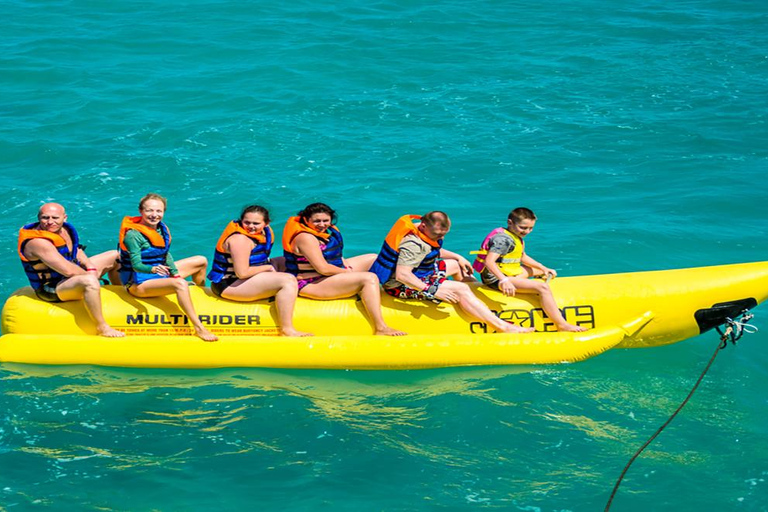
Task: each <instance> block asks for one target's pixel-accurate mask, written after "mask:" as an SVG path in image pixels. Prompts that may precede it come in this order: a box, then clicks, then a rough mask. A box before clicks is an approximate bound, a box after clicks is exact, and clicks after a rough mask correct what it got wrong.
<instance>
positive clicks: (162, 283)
mask: <svg viewBox="0 0 768 512" xmlns="http://www.w3.org/2000/svg"><path fill="white" fill-rule="evenodd" d="M128 293H130V294H131V295H134V296H136V297H139V298H148V297H161V296H163V295H169V294H171V293H175V294H176V297H177V298H178V299H179V306H181V310H182V311H184V314H186V315H187V318H189V321H190V322H192V326H193V327H194V329H195V334H196V335H197V336H198V338H200V339H202V340H204V341H216V340H218V339H219V338H218V337H217V336H216V335H214V334H211V332H210V331H208V329H206V328H205V327H204V326H203V324H202V323H201V322H200V317H198V316H197V313H196V312H195V306H193V305H192V297H191V296H190V295H189V283H187V282H186V281H185V280H184V279H176V278H172V277H169V278H163V279H150V280H149V281H144V282H143V283H141V284H140V285H134V286H131V287H130V288H128Z"/></svg>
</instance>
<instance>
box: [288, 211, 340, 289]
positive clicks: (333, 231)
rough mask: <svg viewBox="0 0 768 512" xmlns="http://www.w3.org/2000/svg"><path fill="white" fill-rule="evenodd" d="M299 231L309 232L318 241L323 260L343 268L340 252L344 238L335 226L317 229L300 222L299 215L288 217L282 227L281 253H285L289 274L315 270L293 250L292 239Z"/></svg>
mask: <svg viewBox="0 0 768 512" xmlns="http://www.w3.org/2000/svg"><path fill="white" fill-rule="evenodd" d="M300 233H309V234H310V235H312V236H314V237H315V238H317V240H318V242H320V250H321V251H322V252H323V257H324V258H325V261H326V262H328V264H330V265H334V266H336V267H340V268H344V260H343V259H342V254H343V252H344V239H343V238H342V237H341V232H340V231H339V228H337V227H336V226H330V227H329V228H328V229H327V230H325V231H324V232H322V233H321V232H320V231H317V230H315V229H313V228H312V227H310V226H307V225H306V224H304V223H303V222H301V218H300V217H298V216H297V217H290V218H289V219H288V221H287V222H286V223H285V228H284V229H283V254H284V255H285V271H286V272H288V273H289V274H293V275H299V274H304V273H309V272H316V270H315V269H314V267H313V266H312V264H311V263H309V261H307V258H305V257H304V256H299V255H298V254H295V253H294V252H293V250H294V249H293V240H294V238H296V236H297V235H299V234H300Z"/></svg>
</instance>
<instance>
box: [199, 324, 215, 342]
mask: <svg viewBox="0 0 768 512" xmlns="http://www.w3.org/2000/svg"><path fill="white" fill-rule="evenodd" d="M195 335H196V336H197V337H198V338H200V339H201V340H203V341H219V337H218V336H216V335H215V334H213V333H211V331H209V330H208V329H206V328H205V327H195Z"/></svg>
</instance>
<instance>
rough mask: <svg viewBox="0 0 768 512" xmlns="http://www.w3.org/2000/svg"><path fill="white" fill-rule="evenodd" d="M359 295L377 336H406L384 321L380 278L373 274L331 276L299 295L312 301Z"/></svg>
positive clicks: (306, 288)
mask: <svg viewBox="0 0 768 512" xmlns="http://www.w3.org/2000/svg"><path fill="white" fill-rule="evenodd" d="M356 293H359V294H360V298H361V299H363V304H364V305H365V310H366V311H367V312H368V315H369V316H370V318H371V320H373V325H374V327H375V329H376V332H375V334H378V335H383V336H404V335H405V334H406V333H405V332H403V331H398V330H397V329H393V328H391V327H390V326H389V325H387V323H386V322H385V321H384V316H383V315H382V313H381V291H380V290H379V278H378V277H376V274H373V273H371V272H347V273H345V274H336V275H333V276H329V277H327V278H325V279H323V280H322V281H318V282H315V283H310V284H308V285H307V286H305V287H304V288H303V289H302V290H301V291H300V292H299V295H301V296H302V297H309V298H310V299H318V300H330V299H340V298H342V297H351V296H352V295H354V294H356Z"/></svg>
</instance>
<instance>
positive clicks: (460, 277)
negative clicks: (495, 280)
mask: <svg viewBox="0 0 768 512" xmlns="http://www.w3.org/2000/svg"><path fill="white" fill-rule="evenodd" d="M444 261H445V274H446V275H447V276H448V277H450V278H452V279H454V280H455V281H463V282H465V283H473V282H476V281H477V279H475V275H474V274H465V273H463V272H462V271H461V267H460V266H459V262H458V261H456V260H444Z"/></svg>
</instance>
